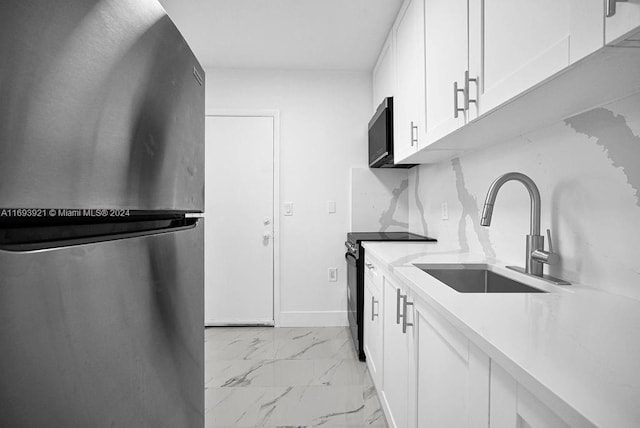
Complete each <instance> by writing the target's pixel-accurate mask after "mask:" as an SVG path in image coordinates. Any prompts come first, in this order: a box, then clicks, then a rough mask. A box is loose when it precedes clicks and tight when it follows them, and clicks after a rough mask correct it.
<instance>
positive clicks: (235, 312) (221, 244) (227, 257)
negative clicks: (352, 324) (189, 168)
mask: <svg viewBox="0 0 640 428" xmlns="http://www.w3.org/2000/svg"><path fill="white" fill-rule="evenodd" d="M205 139H206V142H205V218H206V223H205V225H206V227H205V275H204V277H205V324H206V325H221V324H222V325H224V324H273V321H274V318H273V311H274V310H273V303H274V297H273V296H274V292H273V290H274V287H273V285H274V279H273V278H274V276H273V272H274V266H273V261H274V245H273V231H274V228H273V215H274V207H273V195H274V188H273V185H274V184H273V183H274V119H273V117H247V116H207V118H206V127H205Z"/></svg>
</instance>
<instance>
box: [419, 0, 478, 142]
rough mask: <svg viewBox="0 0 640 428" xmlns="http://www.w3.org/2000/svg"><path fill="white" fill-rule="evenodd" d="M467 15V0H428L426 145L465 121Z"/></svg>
mask: <svg viewBox="0 0 640 428" xmlns="http://www.w3.org/2000/svg"><path fill="white" fill-rule="evenodd" d="M467 16H468V14H467V0H448V1H442V0H425V31H426V39H425V53H426V55H425V57H426V97H427V100H426V119H427V123H426V125H427V127H426V131H427V135H426V139H427V141H426V144H427V145H428V144H430V143H432V142H433V141H436V140H438V139H440V138H442V137H443V136H445V135H447V134H449V133H450V132H452V131H454V130H455V129H457V128H458V127H460V126H462V125H464V124H465V122H466V120H465V119H466V116H467V110H466V109H465V105H467V106H468V104H469V103H468V102H467V99H468V98H467V94H468V92H466V91H465V83H467V81H466V80H465V72H467V70H468V69H469V68H468V63H469V61H468V43H467V40H468V26H467ZM474 90H475V88H474Z"/></svg>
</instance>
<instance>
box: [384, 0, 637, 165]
mask: <svg viewBox="0 0 640 428" xmlns="http://www.w3.org/2000/svg"><path fill="white" fill-rule="evenodd" d="M613 5H615V13H614V11H613V8H612V6H613ZM607 15H608V16H607ZM391 38H392V41H391V42H387V44H390V45H391V46H390V47H388V48H385V49H383V52H382V54H381V57H380V58H379V61H378V65H377V66H376V68H377V69H376V70H375V71H374V76H373V78H374V95H375V98H376V99H375V103H376V105H377V104H378V103H380V102H381V100H382V98H383V95H382V94H383V93H385V90H384V89H381V88H385V87H388V86H389V85H388V84H386V86H385V84H384V83H382V82H383V81H384V80H385V79H387V77H385V76H388V75H389V74H395V84H394V85H393V86H394V87H393V92H394V93H393V95H394V115H395V118H394V139H395V144H394V150H395V161H396V163H409V164H414V163H433V162H440V161H443V160H446V159H449V158H451V157H453V156H459V155H460V154H463V153H465V152H468V151H471V150H477V149H478V148H480V147H482V146H487V145H490V144H494V143H498V142H500V141H506V140H508V139H511V138H514V137H516V136H518V135H522V134H524V133H527V132H531V131H533V130H535V129H539V128H541V127H544V126H548V125H551V124H552V123H555V122H557V121H559V120H562V119H563V118H566V117H569V116H571V115H574V114H577V113H579V112H581V111H585V110H587V109H590V108H593V107H594V106H597V105H601V104H604V103H607V102H610V101H612V100H615V99H618V98H621V97H624V96H626V95H629V94H632V93H634V92H636V91H638V90H640V73H638V72H637V70H638V69H640V0H627V1H623V0H536V1H532V0H405V2H404V4H403V6H402V8H401V9H400V12H399V13H398V17H397V18H396V22H395V23H394V26H393V29H392V31H391ZM620 47H624V48H625V49H620ZM389 51H393V53H392V54H389V53H388V52H389ZM389 58H391V59H389ZM388 61H392V62H394V64H393V69H394V73H389V71H388ZM612 76H615V78H612ZM376 88H378V89H376ZM585 88H588V90H587V89H585ZM386 92H387V93H388V90H387V91H386ZM456 116H457V117H456Z"/></svg>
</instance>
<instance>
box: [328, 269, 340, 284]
mask: <svg viewBox="0 0 640 428" xmlns="http://www.w3.org/2000/svg"><path fill="white" fill-rule="evenodd" d="M336 281H338V268H329V282H336Z"/></svg>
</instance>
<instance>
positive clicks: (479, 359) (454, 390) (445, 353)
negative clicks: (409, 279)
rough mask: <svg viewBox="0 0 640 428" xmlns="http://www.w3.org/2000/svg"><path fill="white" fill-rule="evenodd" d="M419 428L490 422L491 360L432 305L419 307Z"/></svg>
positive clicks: (417, 331) (417, 370)
mask: <svg viewBox="0 0 640 428" xmlns="http://www.w3.org/2000/svg"><path fill="white" fill-rule="evenodd" d="M415 315H416V322H415V329H416V349H417V354H416V357H417V358H416V372H417V373H416V375H417V391H416V394H417V397H416V398H417V399H416V403H417V426H418V427H452V428H454V427H456V428H457V427H484V428H486V427H487V426H488V423H489V357H488V356H487V355H486V354H484V353H483V352H482V351H480V349H478V348H477V347H475V346H474V345H473V344H472V343H471V342H470V341H469V340H468V339H467V338H466V337H465V336H464V335H462V334H461V333H460V332H459V331H458V330H456V329H455V328H454V327H453V326H452V325H451V324H449V323H448V322H447V321H446V320H444V319H443V318H441V317H440V316H439V315H437V314H435V313H434V311H433V309H431V308H430V307H429V306H426V305H425V306H422V305H416V308H415Z"/></svg>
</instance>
